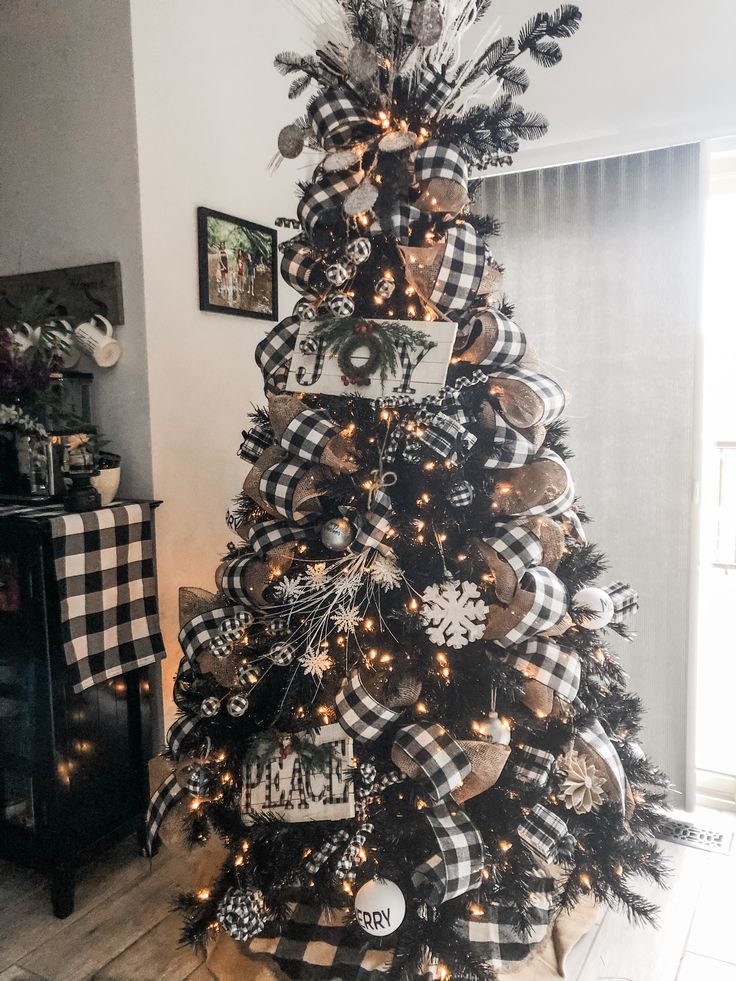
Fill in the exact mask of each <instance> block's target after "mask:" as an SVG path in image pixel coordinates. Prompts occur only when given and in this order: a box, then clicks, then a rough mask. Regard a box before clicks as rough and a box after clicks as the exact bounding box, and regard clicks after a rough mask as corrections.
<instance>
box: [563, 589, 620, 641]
mask: <svg viewBox="0 0 736 981" xmlns="http://www.w3.org/2000/svg"><path fill="white" fill-rule="evenodd" d="M572 608H573V610H585V611H586V612H585V613H584V614H583V616H582V617H581V618H580V621H579V622H580V626H581V627H584V628H585V629H586V630H600V629H601V628H602V627H605V626H606V625H607V624H609V623H610V622H611V620H612V619H613V614H614V612H615V610H614V606H613V600H612V599H611V597H610V596H609V595H608V593H607V592H606V591H605V589H601V588H600V587H599V586H586V588H585V589H579V590H578V591H577V593H575V595H574V596H573V598H572Z"/></svg>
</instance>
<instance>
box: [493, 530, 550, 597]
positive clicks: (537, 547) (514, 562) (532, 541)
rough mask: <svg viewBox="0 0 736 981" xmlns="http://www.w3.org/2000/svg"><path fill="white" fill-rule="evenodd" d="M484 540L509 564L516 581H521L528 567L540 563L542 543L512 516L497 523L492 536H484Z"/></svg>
mask: <svg viewBox="0 0 736 981" xmlns="http://www.w3.org/2000/svg"><path fill="white" fill-rule="evenodd" d="M484 541H485V542H486V544H487V545H490V547H491V548H492V549H493V550H494V552H497V553H498V555H499V556H500V558H502V559H503V560H504V561H505V562H507V563H508V564H509V565H510V566H511V568H512V570H513V572H514V575H515V576H516V579H517V582H521V580H522V578H523V576H524V573H525V572H526V571H527V570H528V569H533V568H535V567H536V566H538V565H541V564H542V559H543V558H544V550H543V549H542V543H541V542H540V540H539V539H538V538H537V536H536V535H535V534H534V532H533V531H530V530H529V529H528V528H525V527H524V525H523V524H522V523H521V522H520V521H515V520H514V519H513V518H512V519H511V520H510V521H504V522H503V523H502V524H499V525H497V526H496V528H495V530H494V535H493V538H486V539H484Z"/></svg>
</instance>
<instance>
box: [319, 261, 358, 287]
mask: <svg viewBox="0 0 736 981" xmlns="http://www.w3.org/2000/svg"><path fill="white" fill-rule="evenodd" d="M354 275H355V267H354V266H353V265H352V264H351V263H345V262H333V263H331V264H330V265H329V266H328V267H327V270H326V272H325V276H327V281H328V282H329V283H332V285H333V286H342V285H343V284H344V283H347V281H348V280H349V279H350V277H351V276H354Z"/></svg>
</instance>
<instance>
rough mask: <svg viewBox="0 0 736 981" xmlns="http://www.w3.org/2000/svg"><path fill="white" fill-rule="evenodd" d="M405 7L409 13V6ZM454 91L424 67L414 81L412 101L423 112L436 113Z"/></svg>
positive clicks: (429, 69)
mask: <svg viewBox="0 0 736 981" xmlns="http://www.w3.org/2000/svg"><path fill="white" fill-rule="evenodd" d="M407 6H408V8H409V10H410V11H411V4H408V5H407ZM454 91H455V89H454V87H453V85H452V84H451V83H450V82H448V81H447V79H446V78H445V77H444V75H442V74H440V72H438V71H435V69H434V68H432V67H431V65H425V66H424V68H422V70H421V71H420V73H419V75H418V77H417V79H416V87H415V89H414V92H413V93H412V99H413V100H414V101H415V102H416V103H417V104H418V105H421V106H422V109H423V111H424V112H428V113H436V112H437V111H438V110H440V109H441V108H442V107H443V106H444V105H445V103H447V102H448V101H449V100H450V98H451V96H452V94H453V92H454Z"/></svg>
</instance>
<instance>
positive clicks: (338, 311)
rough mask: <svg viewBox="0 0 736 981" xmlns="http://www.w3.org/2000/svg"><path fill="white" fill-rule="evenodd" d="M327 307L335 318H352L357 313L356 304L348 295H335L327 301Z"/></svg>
mask: <svg viewBox="0 0 736 981" xmlns="http://www.w3.org/2000/svg"><path fill="white" fill-rule="evenodd" d="M327 306H328V307H329V308H330V313H332V314H333V315H334V316H335V317H352V315H353V314H354V313H355V304H354V303H353V301H352V299H351V298H350V297H349V296H348V295H347V293H334V294H333V295H332V296H331V297H330V298H329V300H328V301H327Z"/></svg>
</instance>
